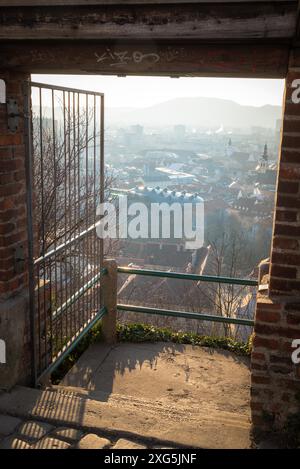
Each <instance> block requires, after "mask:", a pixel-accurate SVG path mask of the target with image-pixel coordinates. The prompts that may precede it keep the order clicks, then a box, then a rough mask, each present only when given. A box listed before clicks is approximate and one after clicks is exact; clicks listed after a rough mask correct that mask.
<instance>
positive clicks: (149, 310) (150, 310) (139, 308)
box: [117, 267, 258, 327]
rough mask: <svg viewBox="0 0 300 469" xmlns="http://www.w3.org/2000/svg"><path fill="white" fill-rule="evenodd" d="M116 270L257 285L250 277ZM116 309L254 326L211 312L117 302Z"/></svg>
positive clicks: (181, 278)
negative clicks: (176, 309) (148, 306)
mask: <svg viewBox="0 0 300 469" xmlns="http://www.w3.org/2000/svg"><path fill="white" fill-rule="evenodd" d="M118 272H119V273H121V274H128V275H145V276H150V277H159V278H164V277H165V278H173V279H178V280H196V281H198V282H199V281H200V282H212V283H222V284H230V285H243V286H251V287H257V286H258V281H257V280H251V279H241V278H230V277H215V276H209V275H196V274H185V273H178V272H165V271H162V270H148V269H133V268H130V267H118ZM117 309H118V310H120V311H128V312H133V313H144V314H156V315H159V316H173V317H177V318H188V319H199V320H202V321H212V322H221V323H227V324H241V325H244V326H252V327H253V326H254V320H253V319H245V318H232V317H227V316H216V315H212V314H202V313H195V312H188V311H175V310H169V309H161V308H147V307H144V306H136V305H128V304H117Z"/></svg>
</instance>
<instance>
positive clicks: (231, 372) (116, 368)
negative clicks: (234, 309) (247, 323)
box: [60, 343, 250, 417]
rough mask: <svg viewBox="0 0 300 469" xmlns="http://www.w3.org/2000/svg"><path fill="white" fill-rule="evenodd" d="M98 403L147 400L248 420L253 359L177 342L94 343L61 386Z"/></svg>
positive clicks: (165, 406) (171, 406) (166, 405)
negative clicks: (87, 396) (236, 415)
mask: <svg viewBox="0 0 300 469" xmlns="http://www.w3.org/2000/svg"><path fill="white" fill-rule="evenodd" d="M60 384H61V385H62V386H72V387H76V388H81V389H85V390H87V391H88V392H89V396H90V397H91V398H93V399H98V400H101V401H104V402H105V401H108V402H115V401H116V400H117V399H120V397H122V399H123V400H126V399H128V400H129V401H130V400H132V399H134V400H136V401H138V400H139V399H142V400H143V401H148V402H149V403H152V404H153V405H154V404H155V403H156V404H161V405H163V406H164V408H165V409H166V408H169V407H170V408H175V409H177V410H178V412H179V411H181V410H182V411H185V410H187V411H190V409H193V411H194V412H199V411H201V413H203V412H206V411H207V413H209V412H210V411H211V410H213V411H222V412H229V413H231V414H242V415H244V416H245V417H249V410H250V404H249V398H250V372H249V359H248V358H247V357H246V358H245V357H239V356H237V355H235V354H232V353H230V352H227V351H224V350H223V351H222V350H216V349H212V348H206V347H193V346H191V345H179V344H172V343H141V344H130V343H120V344H117V345H115V346H113V347H109V346H106V345H104V344H95V345H93V346H91V347H90V348H89V349H88V350H87V352H85V353H84V354H83V355H82V357H81V358H80V359H79V361H78V362H77V363H76V365H75V366H74V367H73V368H72V369H71V370H70V372H69V373H68V374H67V375H66V376H65V378H64V379H63V381H62V382H61V383H60Z"/></svg>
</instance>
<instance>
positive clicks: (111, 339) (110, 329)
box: [102, 259, 118, 344]
mask: <svg viewBox="0 0 300 469" xmlns="http://www.w3.org/2000/svg"><path fill="white" fill-rule="evenodd" d="M103 267H104V269H106V272H107V273H106V274H105V275H103V278H102V295H103V306H105V307H106V309H107V313H106V314H105V316H104V317H103V319H102V336H103V339H104V341H105V342H107V343H109V344H113V343H115V342H116V340H117V281H118V278H117V275H118V273H117V263H116V261H115V260H114V259H106V260H105V261H104V262H103Z"/></svg>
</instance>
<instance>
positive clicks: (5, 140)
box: [0, 134, 23, 145]
mask: <svg viewBox="0 0 300 469" xmlns="http://www.w3.org/2000/svg"><path fill="white" fill-rule="evenodd" d="M22 141H23V138H22V135H21V134H8V135H0V145H20V144H21V143H22Z"/></svg>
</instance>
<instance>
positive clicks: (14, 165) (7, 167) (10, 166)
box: [0, 158, 24, 173]
mask: <svg viewBox="0 0 300 469" xmlns="http://www.w3.org/2000/svg"><path fill="white" fill-rule="evenodd" d="M17 170H24V161H23V160H22V159H21V158H15V159H13V160H1V165H0V173H9V172H11V171H17Z"/></svg>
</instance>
